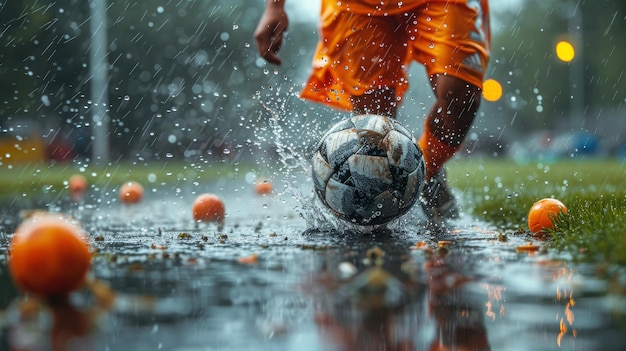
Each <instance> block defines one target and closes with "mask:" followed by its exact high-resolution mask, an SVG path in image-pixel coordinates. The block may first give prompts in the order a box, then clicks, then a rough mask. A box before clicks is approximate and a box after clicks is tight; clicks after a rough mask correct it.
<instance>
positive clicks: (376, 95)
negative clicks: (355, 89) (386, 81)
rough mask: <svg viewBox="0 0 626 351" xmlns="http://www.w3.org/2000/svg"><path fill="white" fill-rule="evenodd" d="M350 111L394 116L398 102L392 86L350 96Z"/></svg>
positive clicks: (358, 113) (359, 113)
mask: <svg viewBox="0 0 626 351" xmlns="http://www.w3.org/2000/svg"><path fill="white" fill-rule="evenodd" d="M350 100H351V101H352V112H354V113H355V114H357V115H361V114H369V113H372V114H377V115H381V116H387V117H393V118H395V117H396V111H397V107H398V103H397V101H396V91H395V89H394V88H384V89H378V90H372V91H370V92H367V93H365V94H363V95H352V96H350Z"/></svg>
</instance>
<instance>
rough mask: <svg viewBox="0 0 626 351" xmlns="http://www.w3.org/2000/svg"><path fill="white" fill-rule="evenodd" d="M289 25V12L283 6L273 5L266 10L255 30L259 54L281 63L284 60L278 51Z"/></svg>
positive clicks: (268, 60) (274, 62)
mask: <svg viewBox="0 0 626 351" xmlns="http://www.w3.org/2000/svg"><path fill="white" fill-rule="evenodd" d="M288 25H289V19H288V18H287V12H285V9H284V8H283V7H282V6H271V7H268V8H267V9H266V10H265V13H264V14H263V16H262V17H261V20H260V21H259V24H258V25H257V28H256V30H255V31H254V40H255V41H256V45H257V48H258V50H259V54H260V55H261V57H263V58H264V59H265V60H266V61H267V62H269V63H273V64H275V65H280V64H281V62H282V61H281V59H280V57H278V55H277V53H278V51H279V50H280V46H281V45H282V42H283V35H284V33H285V31H286V30H287V26H288Z"/></svg>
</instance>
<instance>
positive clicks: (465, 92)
mask: <svg viewBox="0 0 626 351" xmlns="http://www.w3.org/2000/svg"><path fill="white" fill-rule="evenodd" d="M432 82H433V89H434V92H435V103H434V105H433V107H432V109H431V110H430V113H429V114H428V115H427V116H426V118H425V121H424V131H423V134H422V137H421V138H420V140H419V145H420V148H421V149H422V150H423V153H424V161H425V162H426V183H425V184H424V188H423V190H422V196H421V198H420V203H421V205H422V209H423V211H424V213H425V214H426V216H427V217H428V218H429V219H430V220H431V221H441V220H443V219H446V218H457V217H458V215H459V210H458V206H457V203H456V198H455V197H454V195H453V194H452V192H451V190H450V188H449V187H448V184H447V179H446V174H445V170H444V169H443V166H444V164H445V162H446V161H447V160H449V159H450V158H451V157H452V156H453V155H454V154H455V153H456V151H457V150H458V149H459V147H460V146H461V143H462V142H463V140H464V138H465V136H466V135H467V132H468V131H469V129H470V127H471V126H472V122H473V121H474V117H475V116H476V112H477V110H478V107H479V105H480V88H478V87H477V86H474V85H472V84H469V83H467V82H465V81H464V80H462V79H459V78H456V77H452V76H447V75H445V76H444V75H438V76H435V77H433V78H432Z"/></svg>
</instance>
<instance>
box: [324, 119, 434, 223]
mask: <svg viewBox="0 0 626 351" xmlns="http://www.w3.org/2000/svg"><path fill="white" fill-rule="evenodd" d="M424 172H425V166H424V158H423V156H422V152H421V150H420V149H419V147H417V145H416V143H415V142H414V140H413V137H412V134H411V133H410V132H409V131H408V130H407V129H406V128H404V127H403V126H402V125H401V124H400V123H398V122H397V121H396V120H394V119H391V118H386V117H381V116H377V115H359V116H355V117H352V118H350V119H346V120H343V121H341V122H339V123H337V124H336V125H334V126H333V127H332V128H330V130H328V131H327V132H326V134H325V135H324V136H323V137H322V139H321V141H320V143H319V145H318V147H317V150H316V151H315V154H314V155H313V183H314V186H315V192H316V193H317V195H318V197H319V198H320V200H321V201H322V202H323V203H324V204H325V205H326V206H327V207H328V208H329V209H330V210H331V211H332V212H333V213H334V214H336V215H337V216H338V217H339V218H341V219H344V220H347V221H349V222H351V223H353V224H358V225H376V224H383V223H386V222H389V221H391V220H393V219H395V218H397V217H399V216H401V215H403V214H404V213H406V212H407V211H408V210H409V208H411V206H413V204H414V203H415V201H416V200H417V198H418V195H419V191H420V189H421V186H422V183H423V181H424Z"/></svg>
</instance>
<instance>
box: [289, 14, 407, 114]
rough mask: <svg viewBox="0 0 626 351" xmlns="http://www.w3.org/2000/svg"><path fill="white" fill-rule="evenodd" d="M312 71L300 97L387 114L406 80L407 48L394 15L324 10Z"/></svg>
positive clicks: (396, 102) (336, 105)
mask: <svg viewBox="0 0 626 351" xmlns="http://www.w3.org/2000/svg"><path fill="white" fill-rule="evenodd" d="M324 14H326V15H327V16H331V18H323V20H322V26H321V31H320V34H321V38H320V39H321V40H320V42H319V44H318V47H317V49H316V51H315V57H314V62H313V72H312V73H311V75H310V77H309V80H308V81H307V84H306V86H305V87H304V89H303V91H302V92H301V97H303V98H306V99H309V100H314V101H318V102H322V103H325V104H327V105H330V106H334V107H338V108H342V109H346V110H350V111H352V112H354V113H358V114H364V113H372V114H380V115H385V116H390V117H393V116H395V114H396V108H397V106H398V105H399V103H400V100H401V97H402V95H403V94H404V92H405V91H406V90H407V87H408V82H407V78H406V73H405V71H404V68H405V66H404V63H405V60H406V56H407V51H408V47H407V45H406V40H404V37H403V35H404V33H403V32H402V31H398V22H397V20H396V19H395V18H394V17H386V16H367V15H359V14H355V13H351V12H346V11H340V12H333V11H325V12H324Z"/></svg>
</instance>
